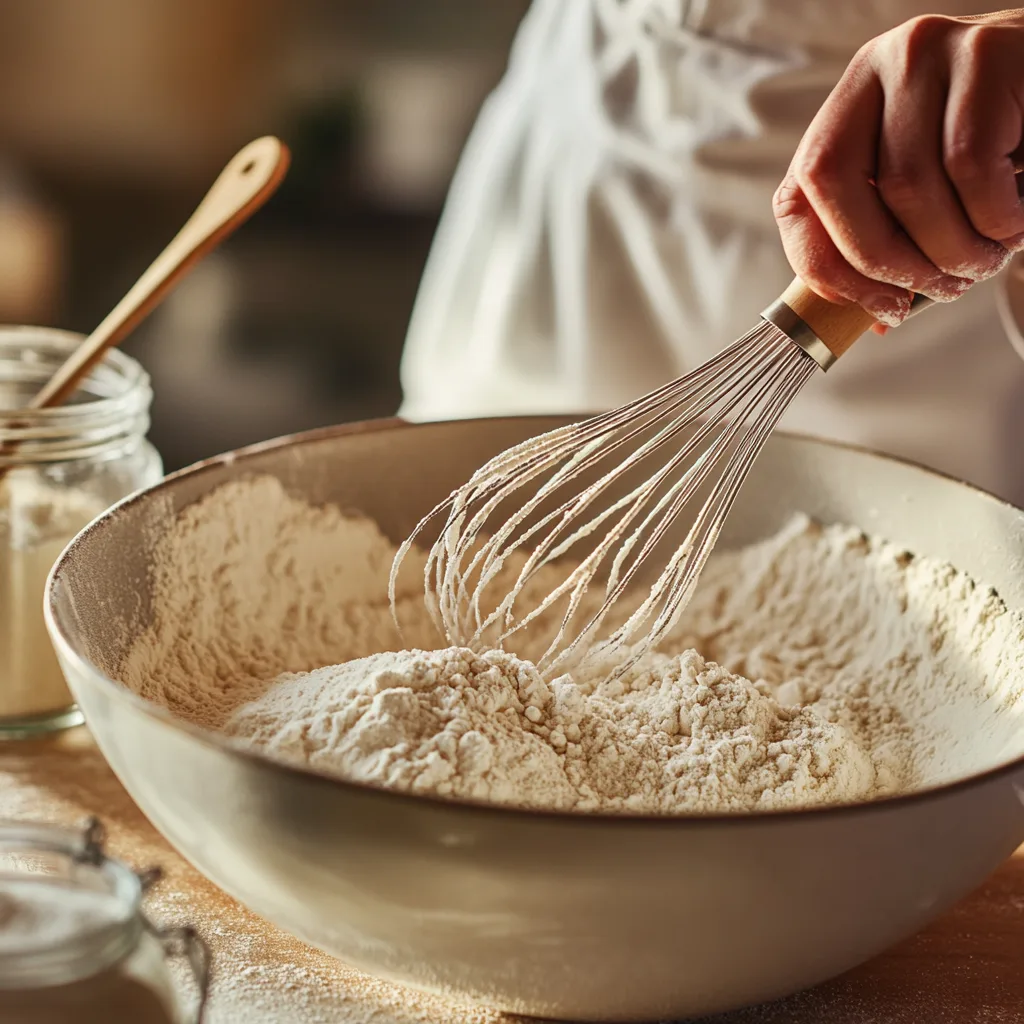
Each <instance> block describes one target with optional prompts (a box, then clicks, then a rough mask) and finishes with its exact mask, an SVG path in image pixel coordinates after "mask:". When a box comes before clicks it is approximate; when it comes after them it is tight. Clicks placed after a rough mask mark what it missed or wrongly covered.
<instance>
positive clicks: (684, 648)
mask: <svg viewBox="0 0 1024 1024" xmlns="http://www.w3.org/2000/svg"><path fill="white" fill-rule="evenodd" d="M394 551H395V546H394V545H393V544H392V543H391V542H390V541H389V540H388V539H387V538H386V537H384V536H383V535H382V534H381V532H380V531H379V529H378V528H377V527H376V526H375V525H374V524H372V523H371V522H369V521H368V520H366V519H360V518H358V517H347V516H345V515H343V514H342V512H340V511H339V510H337V509H333V508H311V507H309V506H308V505H306V504H304V503H303V502H300V501H297V500H295V499H292V498H290V497H289V496H288V495H287V494H285V492H284V491H283V490H282V488H281V486H280V485H279V484H278V483H277V482H276V481H273V480H268V479H263V478H260V479H254V480H248V481H243V482H240V483H236V484H232V485H230V486H228V487H226V488H222V489H221V490H219V491H217V492H214V493H213V494H212V495H210V496H208V497H207V498H206V499H204V500H203V501H202V502H200V503H199V504H197V505H194V506H192V507H191V508H189V509H187V510H186V511H185V513H184V514H183V515H182V516H181V517H180V518H179V520H178V522H177V523H176V524H175V525H174V527H173V528H172V530H171V531H170V532H169V534H168V535H167V536H166V537H165V538H164V539H163V541H162V542H161V544H160V550H159V555H158V558H157V563H158V572H157V582H156V592H155V595H154V606H155V620H154V623H153V626H152V627H151V628H150V629H149V630H148V631H147V633H146V634H145V635H143V636H142V637H141V638H140V640H139V641H138V642H137V643H136V644H135V645H134V647H133V648H132V650H131V651H130V652H129V655H128V657H127V658H126V661H125V664H124V665H123V667H122V677H123V678H124V680H125V682H126V683H127V684H128V685H129V686H130V687H131V688H132V689H134V690H136V691H137V692H139V693H141V694H142V695H143V696H146V697H148V698H150V699H152V700H155V701H157V702H158V703H160V704H163V705H164V706H166V707H168V708H170V709H171V710H172V711H174V712H175V713H176V714H178V715H180V716H182V717H184V718H186V719H188V720H190V721H193V722H196V723H199V724H202V725H206V726H208V727H211V728H214V729H218V730H220V731H222V732H224V733H225V734H226V735H227V736H229V737H231V738H232V740H233V742H236V743H239V744H242V745H244V746H247V747H249V748H252V749H255V750H258V751H261V752H263V753H265V754H267V755H269V756H271V757H275V758H278V759H280V760H282V761H285V762H288V763H293V764H298V765H303V766H308V767H311V768H313V769H315V770H319V771H322V772H325V773H329V774H337V775H340V776H342V777H345V778H349V779H353V780H358V781H362V782H368V783H372V784H377V785H382V786H388V787H393V788H396V789H401V790H405V791H409V792H414V793H423V794H433V795H438V796H451V797H457V798H463V799H472V800H481V801H487V802H491V803H497V804H503V805H515V806H526V807H547V808H559V809H565V810H576V811H590V812H595V811H610V812H616V811H617V812H639V813H681V812H715V811H751V810H757V809H777V808H787V807H800V806H807V805H812V804H833V803H842V802H846V801H851V800H858V799H866V798H872V797H877V796H880V795H885V794H889V793H895V792H901V791H906V790H909V789H914V788H917V787H920V786H922V785H928V784H935V783H938V782H942V781H947V780H949V779H951V778H955V777H958V776H961V775H965V774H969V773H970V772H972V771H976V770H979V769H980V768H981V767H989V766H991V765H992V764H995V763H998V762H999V760H1000V759H1002V758H1006V757H1009V756H1013V755H1015V754H1016V753H1018V748H1019V747H1020V741H1019V740H1018V739H1017V738H1016V736H1017V731H1018V730H1017V729H1016V728H1015V724H1014V723H1015V722H1016V721H1018V720H1019V718H1018V712H1019V710H1020V704H1021V700H1020V692H1019V690H1020V687H1019V684H1018V682H1017V680H1018V679H1020V678H1022V677H1024V629H1022V626H1021V622H1020V619H1019V617H1018V616H1017V615H1016V614H1014V613H1011V612H1009V611H1007V610H1006V608H1005V607H1004V606H1003V605H1002V603H1001V602H1000V601H999V599H998V598H997V597H996V596H995V595H994V594H992V593H991V592H990V591H986V590H984V589H983V588H981V587H976V586H975V585H974V584H973V583H972V582H971V581H970V580H969V579H968V578H967V577H965V576H964V575H963V574H961V573H957V572H956V571H954V570H953V569H951V568H950V567H948V566H944V565H941V564H940V563H937V562H933V561H931V560H928V559H918V558H911V557H910V556H909V555H907V554H906V553H905V552H903V551H901V550H900V549H899V548H897V547H895V546H893V545H891V544H887V543H885V542H882V541H876V540H873V539H871V538H867V537H865V536H864V535H863V534H861V533H860V532H859V531H857V530H854V529H851V528H848V527H843V526H834V527H820V526H818V525H816V524H814V523H812V522H810V521H809V520H807V519H805V518H797V519H794V520H793V522H791V523H790V524H789V525H788V526H787V527H786V528H785V529H784V530H782V531H781V532H780V533H778V534H777V535H776V536H774V537H772V538H769V539H768V540H766V541H763V542H761V543H759V544H757V545H754V546H751V547H748V548H745V549H742V550H738V551H729V552H723V553H720V554H717V555H716V556H715V557H714V558H713V559H712V561H711V562H710V563H709V565H708V567H707V569H706V570H705V574H704V578H703V579H702V581H701V585H700V587H699V588H698V592H697V595H696V596H695V598H694V600H693V602H692V603H691V605H690V607H689V608H688V609H687V612H686V614H685V615H684V617H683V619H682V621H681V623H680V625H679V626H678V628H677V629H676V630H675V632H674V633H673V635H672V636H670V637H669V638H668V640H667V641H666V642H665V643H663V644H662V645H661V648H660V650H659V651H658V652H656V653H653V654H648V655H646V656H645V657H644V658H643V659H642V660H641V661H640V662H639V663H638V664H637V665H636V666H635V667H634V668H632V669H631V670H630V671H629V672H628V673H627V674H626V675H625V676H623V677H622V678H620V679H617V680H615V681H611V682H609V681H607V679H606V677H605V676H606V674H605V673H599V672H596V671H595V672H594V673H593V674H592V675H589V676H587V675H581V676H578V677H574V676H572V675H571V674H567V675H564V676H562V677H560V678H557V679H554V680H552V681H546V680H545V679H544V678H543V677H542V676H541V674H540V673H539V672H538V671H537V669H536V668H535V667H534V665H533V663H532V662H531V661H530V658H531V657H534V658H535V657H536V656H537V652H535V651H532V650H530V646H529V643H528V642H524V643H523V644H522V645H521V646H520V648H519V649H517V650H516V651H514V652H513V651H495V650H480V651H476V652H474V651H469V650H466V649H463V648H445V649H431V648H435V647H437V646H438V640H437V636H436V633H435V632H434V631H433V627H432V625H431V622H430V617H429V615H428V613H427V610H426V608H425V607H424V604H423V600H422V583H421V580H420V578H419V577H418V574H419V572H420V571H421V570H422V566H423V556H422V554H421V553H418V552H417V553H415V554H414V558H413V564H410V565H409V566H407V575H403V577H402V579H401V580H400V581H399V586H398V590H397V596H398V606H399V613H400V619H401V621H402V623H403V630H404V634H403V635H402V636H400V635H399V634H398V632H397V630H396V628H395V626H394V623H393V621H392V618H391V613H390V609H389V605H388V597H387V583H388V570H389V567H390V564H391V560H392V557H393V555H394ZM511 571H515V568H514V567H512V570H511ZM547 571H549V570H548V569H545V570H542V572H547ZM551 571H555V570H553V569H552V570H551ZM563 571H564V570H563ZM551 584H552V579H539V580H538V581H537V592H538V593H541V594H543V593H545V592H547V590H548V589H550V586H551ZM587 599H588V600H595V601H599V600H600V594H596V595H594V596H593V597H592V598H591V597H588V598H587ZM403 648H407V649H403ZM698 652H699V653H698ZM978 735H985V736H986V738H987V739H986V744H985V745H984V747H982V748H979V746H978V745H977V744H976V743H974V742H972V739H973V737H976V736H978Z"/></svg>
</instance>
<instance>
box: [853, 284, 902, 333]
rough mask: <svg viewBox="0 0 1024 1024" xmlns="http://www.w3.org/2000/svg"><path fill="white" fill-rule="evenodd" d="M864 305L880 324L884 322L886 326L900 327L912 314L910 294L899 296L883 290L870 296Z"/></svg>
mask: <svg viewBox="0 0 1024 1024" xmlns="http://www.w3.org/2000/svg"><path fill="white" fill-rule="evenodd" d="M862 305H863V306H864V308H865V309H866V310H867V311H868V312H869V313H870V314H871V315H872V316H873V317H874V318H875V319H876V320H877V321H878V322H879V323H880V324H884V325H885V326H886V327H899V325H900V324H901V323H903V321H904V320H906V318H907V317H908V316H910V296H909V295H903V296H900V297H899V298H897V297H895V296H893V295H890V294H889V293H887V292H883V293H881V294H878V295H872V296H869V297H868V298H867V299H865V300H864V302H863V303H862Z"/></svg>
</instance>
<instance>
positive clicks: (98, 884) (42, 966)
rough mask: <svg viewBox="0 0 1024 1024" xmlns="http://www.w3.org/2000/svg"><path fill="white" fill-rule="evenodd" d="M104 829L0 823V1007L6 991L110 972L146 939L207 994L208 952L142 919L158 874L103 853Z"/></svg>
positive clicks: (202, 997)
mask: <svg viewBox="0 0 1024 1024" xmlns="http://www.w3.org/2000/svg"><path fill="white" fill-rule="evenodd" d="M103 839H104V834H103V828H102V826H101V825H100V823H99V822H98V821H97V820H96V819H90V821H89V822H88V823H87V824H86V826H85V828H84V829H82V830H74V829H67V828H62V827H60V826H55V825H36V824H25V823H20V822H0V1003H2V1002H3V998H4V997H3V994H2V993H3V990H4V989H8V990H12V989H28V988H47V987H53V986H58V985H66V984H70V983H72V982H76V981H80V980H82V979H84V978H89V977H92V976H93V975H96V974H99V973H100V972H102V971H105V970H108V969H110V968H112V967H113V966H114V965H115V964H118V963H119V962H120V961H122V960H124V959H125V958H126V957H128V956H129V955H130V954H131V953H132V952H133V951H134V950H135V949H136V947H137V946H138V944H139V941H140V939H141V938H142V936H143V933H144V932H148V933H149V934H151V935H153V936H155V937H156V938H157V939H158V940H159V941H160V943H161V945H162V947H163V950H164V953H165V955H175V954H180V955H184V956H186V957H187V958H188V961H189V964H190V966H191V968H192V973H193V977H194V979H195V981H196V985H197V987H198V990H199V1009H198V1014H197V1017H196V1020H197V1021H198V1020H200V1019H201V1017H202V1013H203V1008H204V1006H205V1002H206V994H207V988H208V978H209V969H208V955H207V950H206V947H205V945H204V944H203V943H202V941H201V940H200V939H199V937H198V935H196V933H195V932H194V931H193V930H192V929H190V928H172V929H166V930H160V929H156V928H154V927H153V926H152V925H151V924H150V923H149V921H147V919H146V918H145V916H144V915H143V914H142V910H141V903H142V895H143V893H144V891H145V890H146V888H148V886H149V885H151V884H152V883H153V882H154V881H156V879H157V878H159V875H160V872H159V870H149V871H146V872H143V873H141V874H136V873H135V872H134V871H132V870H131V869H130V868H129V867H128V866H127V865H125V864H122V863H121V862H120V861H117V860H113V859H111V858H109V857H107V856H106V854H105V853H104V852H103Z"/></svg>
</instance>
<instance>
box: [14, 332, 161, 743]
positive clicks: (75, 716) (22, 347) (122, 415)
mask: <svg viewBox="0 0 1024 1024" xmlns="http://www.w3.org/2000/svg"><path fill="white" fill-rule="evenodd" d="M81 340H82V339H81V337H80V336H79V335H77V334H71V333H68V332H65V331H57V330H51V329H46V328H39V327H3V328H0V738H8V737H12V736H31V735H34V734H38V733H42V732H47V731H51V730H55V729H61V728H67V727H69V726H72V725H77V724H79V723H80V722H81V721H82V716H81V713H80V712H79V711H78V709H77V708H76V707H75V706H74V702H73V699H72V697H71V694H70V692H69V691H68V688H67V685H66V684H65V682H64V677H63V675H62V674H61V670H60V667H59V666H58V664H57V659H56V656H55V655H54V653H53V648H52V647H51V645H50V640H49V637H48V636H47V634H46V628H45V625H44V623H43V591H44V589H45V586H46V577H47V575H48V574H49V571H50V569H51V568H52V566H53V563H54V562H55V561H56V559H57V556H58V555H59V554H60V553H61V551H62V550H63V549H64V547H65V546H66V545H67V544H68V542H69V541H70V540H71V539H72V537H74V536H75V534H76V533H78V531H79V530H81V529H82V528H83V527H84V526H85V525H86V524H87V523H89V522H90V521H91V520H92V519H94V518H95V517H96V516H98V515H99V514H100V513H101V512H103V511H104V510H105V509H107V508H109V507H110V506H111V505H112V504H114V503H115V502H116V501H119V500H120V499H121V498H123V497H125V496H126V495H128V494H130V493H132V492H133V491H135V490H138V489H139V488H141V487H146V486H149V485H150V484H153V483H156V481H157V480H159V479H160V477H161V476H162V475H163V466H162V463H161V460H160V456H159V455H158V454H157V452H156V450H155V449H154V448H153V447H152V445H150V444H149V442H148V441H147V440H146V432H147V430H148V429H149V406H150V401H151V399H152V391H151V390H150V384H149V377H148V375H147V374H146V372H145V371H144V370H143V369H142V367H141V366H140V365H139V364H138V363H137V362H136V361H135V360H134V359H131V358H130V357H129V356H126V355H125V354H124V353H123V352H118V351H111V352H108V353H107V355H106V356H105V357H104V359H103V361H102V362H101V363H100V364H99V366H97V367H96V368H95V369H94V370H93V371H92V373H91V374H90V375H89V377H88V378H87V379H86V381H85V383H84V384H83V385H82V387H81V388H80V389H79V391H78V392H77V393H76V394H75V395H74V396H73V397H72V398H71V399H69V400H68V401H67V402H66V403H65V404H64V405H61V406H57V407H54V408H52V409H36V410H31V409H28V408H27V405H28V403H29V402H30V401H31V399H32V397H33V395H35V394H36V392H38V391H39V389H40V388H41V387H42V386H43V384H45V383H46V381H47V380H48V379H49V378H50V377H51V376H52V375H53V373H54V371H55V370H56V369H57V368H58V367H59V366H60V365H61V364H62V363H63V362H64V360H65V359H66V358H67V357H68V356H69V355H70V354H71V352H73V351H74V349H75V347H76V346H77V345H78V344H79V343H80V342H81Z"/></svg>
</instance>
